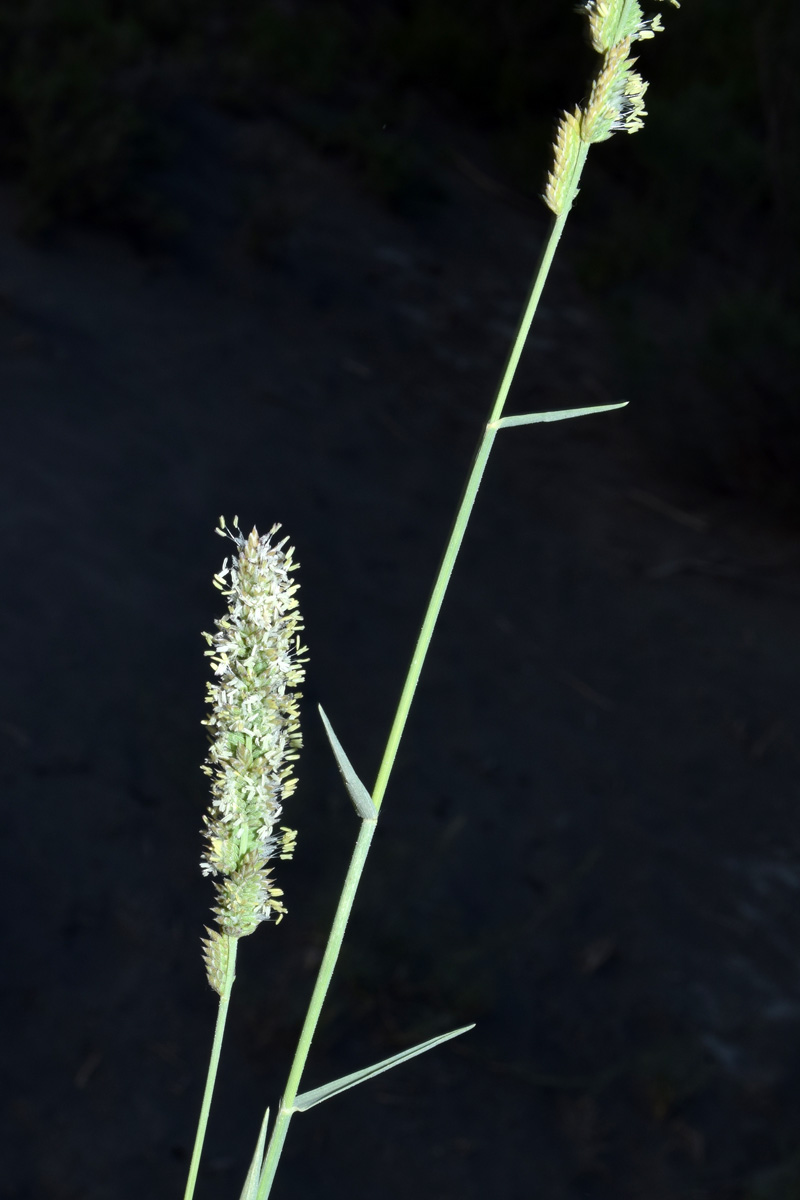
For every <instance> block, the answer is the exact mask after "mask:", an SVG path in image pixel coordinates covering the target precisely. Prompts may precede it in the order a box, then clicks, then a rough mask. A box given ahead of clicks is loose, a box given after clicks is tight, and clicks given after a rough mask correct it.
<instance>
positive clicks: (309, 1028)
mask: <svg viewBox="0 0 800 1200" xmlns="http://www.w3.org/2000/svg"><path fill="white" fill-rule="evenodd" d="M375 826H376V822H375V821H362V822H361V828H360V830H359V832H358V840H357V841H356V845H355V849H354V850H353V857H352V858H351V859H350V867H349V869H348V871H347V878H346V879H345V881H344V887H343V888H342V894H341V896H340V897H339V904H338V906H337V908H336V916H335V917H334V919H333V925H332V926H331V931H330V934H329V935H328V944H327V946H326V947H325V954H324V955H323V958H322V962H321V964H320V968H319V972H318V973H317V981H316V983H315V984H314V991H313V994H312V996H311V1001H310V1003H309V1006H308V1011H307V1013H306V1017H305V1020H304V1022H303V1028H302V1030H301V1032H300V1038H299V1040H298V1042H297V1049H296V1050H295V1053H294V1059H293V1060H292V1066H291V1070H290V1071H289V1078H288V1080H287V1081H286V1090H285V1091H284V1094H283V1098H282V1100H281V1106H280V1108H279V1110H278V1115H277V1117H276V1118H275V1125H274V1128H273V1130H272V1136H271V1138H270V1140H269V1146H268V1147H267V1153H266V1155H265V1157H264V1166H263V1170H262V1175H261V1180H260V1182H259V1186H258V1193H257V1200H265V1197H267V1196H268V1195H269V1191H270V1188H271V1187H272V1181H273V1179H274V1178H275V1171H276V1169H277V1166H278V1159H279V1158H280V1156H281V1150H282V1149H283V1143H284V1142H285V1141H286V1134H287V1132H288V1129H289V1122H290V1120H291V1119H292V1111H293V1105H294V1101H295V1097H296V1096H297V1090H298V1088H299V1087H300V1079H301V1077H302V1074H303V1071H304V1069H305V1065H306V1060H307V1058H308V1052H309V1050H310V1049H311V1043H312V1041H313V1039H314V1033H315V1031H316V1028H317V1022H318V1021H319V1015H320V1012H321V1011H322V1005H323V1004H324V1003H325V996H326V995H327V992H328V987H329V986H330V982H331V977H332V975H333V970H334V967H335V966H336V960H337V959H338V957H339V951H340V950H341V948H342V941H343V940H344V931H345V929H346V928H347V921H348V918H349V916H350V910H351V909H352V907H353V901H354V899H355V895H356V891H357V890H358V884H359V881H360V879H361V874H362V872H363V870H364V863H365V862H366V861H367V855H368V854H369V848H370V845H371V843H372V838H373V836H374V834H375Z"/></svg>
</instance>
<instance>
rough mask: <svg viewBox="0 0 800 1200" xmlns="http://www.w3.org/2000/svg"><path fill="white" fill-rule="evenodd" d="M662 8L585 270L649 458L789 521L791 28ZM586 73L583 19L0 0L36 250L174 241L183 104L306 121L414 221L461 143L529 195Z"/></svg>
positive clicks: (281, 4) (479, 5) (609, 159)
mask: <svg viewBox="0 0 800 1200" xmlns="http://www.w3.org/2000/svg"><path fill="white" fill-rule="evenodd" d="M664 8H665V10H666V12H665V16H666V18H667V22H666V23H667V25H668V29H667V32H666V33H665V34H663V35H662V36H660V37H659V38H657V39H656V40H655V41H652V42H648V43H646V44H644V45H643V47H642V58H643V70H644V74H645V76H646V77H647V78H648V79H649V80H650V81H651V93H650V98H651V107H652V113H651V116H650V117H649V119H648V122H647V125H646V128H645V131H644V132H643V133H642V134H640V135H638V136H637V137H635V138H622V137H617V138H615V139H613V140H612V141H611V142H610V143H609V144H608V145H607V146H603V147H601V148H600V149H599V150H598V151H597V152H596V153H595V154H593V156H592V159H591V162H590V171H589V173H588V176H587V179H586V182H585V186H584V190H583V194H582V196H581V201H580V204H579V206H578V209H577V210H576V219H575V221H574V227H573V233H572V235H571V243H570V244H571V246H572V251H571V252H572V253H573V255H574V259H573V261H574V263H575V265H576V268H577V269H578V270H579V272H580V276H581V278H582V280H583V283H584V285H585V287H586V288H587V290H588V291H589V293H590V294H591V295H593V296H594V297H595V298H596V300H597V304H598V308H599V309H601V310H602V312H603V313H604V314H605V315H606V317H607V319H609V321H610V329H611V333H612V335H613V339H614V341H615V343H616V344H617V345H618V346H619V362H620V370H621V373H622V377H623V378H624V379H625V382H626V386H627V387H628V389H629V394H630V395H631V396H632V397H636V398H638V400H637V404H636V405H634V406H633V408H632V411H631V419H632V421H634V423H636V425H637V427H638V428H639V430H640V431H641V433H642V435H643V436H645V437H646V438H647V440H648V442H649V444H650V445H651V446H653V447H657V448H658V450H659V452H660V453H663V454H665V455H666V456H668V457H669V458H670V459H671V460H672V461H673V463H674V464H676V465H679V466H680V468H681V469H683V470H687V471H690V472H692V473H695V474H697V475H699V476H701V477H702V478H703V479H704V480H705V481H706V482H708V483H711V484H713V485H715V486H717V487H719V488H721V489H724V490H727V491H729V492H731V493H734V494H737V495H744V496H749V497H756V498H758V499H759V500H760V501H766V502H768V503H769V504H770V505H772V506H773V508H775V509H776V510H777V511H779V512H780V513H781V514H782V515H783V516H786V517H791V518H793V519H794V518H796V517H797V516H798V515H800V486H798V483H797V479H798V472H797V470H796V464H797V462H798V457H799V456H800V410H799V408H798V405H799V402H798V398H797V389H796V385H795V381H796V379H797V376H798V366H800V345H799V343H800V334H798V313H799V312H800V267H798V262H799V260H800V253H799V251H800V216H799V215H798V214H799V213H800V145H798V142H799V141H800V134H798V123H797V121H796V119H795V116H794V114H795V113H796V111H797V108H798V99H800V97H799V96H798V93H799V92H800V74H799V73H798V72H797V70H796V65H795V61H794V55H793V54H792V53H790V48H791V47H794V46H796V45H797V44H798V36H799V35H800V12H798V10H797V8H796V6H795V5H794V4H793V3H792V0H759V3H758V4H755V5H754V4H752V3H751V2H748V0H702V3H701V2H700V0H686V3H685V4H684V5H683V7H682V9H681V10H680V12H676V11H675V10H673V9H672V8H671V7H667V6H666V5H665V6H664ZM592 68H593V55H592V53H591V51H590V49H589V47H588V46H587V45H586V44H585V40H584V39H583V37H582V29H581V20H580V19H579V18H578V17H577V16H576V15H575V13H574V11H573V5H572V4H571V3H570V2H568V0H539V2H538V3H536V4H531V3H530V0H382V2H376V0H338V2H334V0H317V2H314V0H295V2H291V0H228V2H227V3H226V4H221V3H220V2H219V0H195V2H193V3H189V2H188V0H172V2H171V3H170V4H168V5H166V4H163V3H162V2H161V0H26V2H22V3H10V2H9V0H3V2H2V6H0V122H1V124H2V129H3V136H2V144H0V171H2V173H3V174H4V176H5V177H6V178H7V179H11V180H13V181H15V183H16V185H17V186H18V188H19V191H20V194H21V198H22V206H21V207H22V210H23V212H24V214H25V215H24V218H23V232H25V233H28V234H35V233H38V232H41V231H44V230H47V229H48V228H52V227H53V225H54V223H57V222H59V221H60V220H62V219H64V218H68V219H83V220H90V221H91V222H93V223H95V224H102V225H106V226H112V227H115V228H117V229H121V230H124V231H125V232H126V233H128V234H129V235H130V236H132V237H133V238H134V239H136V240H138V241H139V242H141V243H142V244H147V243H148V242H150V241H152V240H153V239H155V240H156V241H158V240H159V239H163V238H165V237H166V238H168V237H169V236H170V232H171V231H172V230H173V229H174V228H175V227H177V226H178V225H179V223H180V216H181V214H180V213H174V212H172V211H171V209H170V206H169V204H168V203H167V202H166V201H165V200H164V198H163V197H162V196H161V195H160V193H159V187H158V177H159V169H160V167H162V166H163V165H165V164H166V163H168V161H169V158H170V154H171V140H170V135H169V133H168V132H165V128H166V127H165V125H164V121H163V117H164V113H165V112H166V111H167V110H168V109H169V106H170V104H172V103H173V102H174V101H175V100H176V99H179V98H181V97H184V98H185V97H191V98H195V99H200V100H202V101H204V102H209V103H213V104H214V105H216V106H218V107H221V108H224V109H225V110H226V111H228V112H229V113H234V114H237V115H238V116H240V117H245V118H248V119H257V118H258V117H259V116H261V115H264V114H271V115H274V114H276V113H278V114H280V115H281V116H282V117H284V118H285V119H287V120H291V121H292V122H293V123H294V124H295V125H296V126H297V127H299V128H301V129H302V130H303V132H304V133H305V135H306V136H307V137H309V138H310V139H311V140H312V141H313V142H314V143H315V144H316V145H317V146H318V147H319V148H320V149H321V150H323V151H325V152H328V153H332V154H336V155H338V156H340V157H341V158H342V159H343V160H344V161H346V162H347V163H348V164H349V165H350V166H351V167H352V168H353V170H354V172H355V174H356V175H357V177H358V178H360V180H361V181H362V183H363V185H364V186H367V187H369V188H371V189H372V190H373V191H374V192H375V193H376V194H377V195H378V196H379V197H380V199H381V200H382V201H383V202H384V203H387V204H390V205H392V206H394V207H396V208H397V209H398V211H400V212H401V213H402V212H404V211H413V207H414V204H415V202H417V201H418V200H419V199H420V198H422V199H423V200H424V201H433V202H435V200H436V197H437V196H439V195H440V189H439V185H438V183H437V170H436V167H437V162H441V160H442V156H443V155H444V154H445V153H446V147H445V146H443V145H442V144H441V139H440V138H438V137H437V135H438V134H440V132H441V129H442V128H443V125H444V124H446V123H449V124H450V126H453V125H459V126H460V127H462V128H469V129H470V130H471V131H472V132H474V133H476V134H477V135H479V136H480V138H481V139H482V144H483V145H484V146H485V147H486V151H487V154H488V155H489V158H490V161H491V162H492V164H493V170H494V171H496V173H498V174H499V175H501V176H503V177H505V179H506V180H507V181H508V182H509V183H510V184H511V185H513V186H514V187H515V188H516V189H517V190H518V191H519V192H520V193H522V194H523V195H527V196H529V197H534V196H535V195H536V193H537V192H538V191H539V189H540V187H541V182H542V177H543V173H544V171H545V170H546V167H547V165H548V164H547V160H548V157H549V149H548V147H549V142H550V137H551V132H552V127H553V123H554V119H555V117H556V115H557V113H558V111H559V110H560V109H561V108H563V107H565V106H568V105H571V104H572V103H573V102H574V101H575V100H576V99H578V98H579V97H580V96H581V94H582V92H583V91H584V89H585V85H586V80H587V78H588V75H589V72H590V71H591V70H592ZM568 253H569V251H568ZM642 397H644V399H641V398H642Z"/></svg>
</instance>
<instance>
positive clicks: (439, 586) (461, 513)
mask: <svg viewBox="0 0 800 1200" xmlns="http://www.w3.org/2000/svg"><path fill="white" fill-rule="evenodd" d="M587 149H588V147H587ZM568 211H569V210H567V212H564V213H562V214H561V216H559V217H556V218H555V219H554V221H553V224H552V227H551V229H550V236H549V238H548V239H547V242H546V243H545V247H544V249H543V251H542V256H541V258H540V260H539V267H538V269H537V271H536V276H535V278H534V281H533V287H532V288H531V293H530V296H529V297H528V303H527V304H526V306H525V312H524V313H523V314H522V320H521V321H520V325H519V329H518V330H517V336H516V337H515V339H514V344H513V346H512V347H511V353H510V354H509V356H508V362H507V363H506V369H505V371H504V372H503V377H502V379H501V380H500V387H499V388H498V391H497V396H496V397H495V401H494V404H493V405H492V411H491V413H490V414H489V420H488V422H487V424H486V427H485V428H484V431H483V436H482V437H481V440H480V443H479V444H478V449H477V451H476V454H475V459H474V461H473V463H472V470H471V471H470V473H469V478H468V479H467V484H466V487H465V488H464V495H463V497H462V500H461V504H460V506H459V509H458V512H457V514H456V519H455V522H454V524H453V531H452V533H451V534H450V540H449V542H448V543H447V546H446V548H445V552H444V555H443V557H442V564H441V566H440V567H439V574H438V575H437V576H436V582H435V583H434V585H433V591H432V592H431V598H430V600H429V602H428V610H427V612H426V613H425V619H424V621H423V622H422V628H421V629H420V631H419V637H418V638H417V645H416V648H415V650H414V656H413V658H412V659H411V666H410V667H409V669H408V675H407V676H406V682H405V685H404V687H403V691H402V694H401V696H400V702H399V704H398V706H397V712H396V713H395V718H394V723H393V724H392V729H391V732H390V734H389V740H388V741H387V743H386V749H385V751H384V754H383V761H382V763H381V765H380V770H379V771H378V778H377V781H376V783H375V791H374V792H373V794H372V799H373V801H374V803H375V807H376V808H378V809H379V808H380V806H381V803H382V801H383V797H384V794H385V792H386V787H387V784H388V783H389V776H390V775H391V773H392V768H393V767H394V762H395V758H396V757H397V749H398V747H399V745H400V739H401V737H402V736H403V730H404V729H405V727H406V721H407V720H408V714H409V710H410V709H411V702H412V700H413V699H414V693H415V692H416V690H417V684H418V683H419V677H420V675H421V673H422V665H423V663H424V662H425V657H426V655H427V653H428V647H429V646H430V644H431V638H432V637H433V631H434V628H435V626H436V621H437V618H438V616H439V612H440V610H441V607H442V602H443V600H444V594H445V592H446V591H447V585H448V583H449V582H450V576H451V575H452V573H453V567H454V566H455V561H456V557H457V555H458V552H459V550H460V548H461V543H462V541H463V540H464V533H465V531H466V528H467V523H468V522H469V518H470V516H471V514H472V509H473V506H474V504H475V498H476V496H477V495H478V488H479V487H480V485H481V480H482V479H483V472H484V470H485V469H486V463H487V461H488V459H489V453H490V451H491V449H492V444H493V443H494V439H495V434H496V433H497V430H496V429H492V428H491V425H492V423H493V422H494V421H497V420H498V419H499V418H500V417H501V416H502V413H503V408H504V407H505V403H506V400H507V399H508V393H509V392H510V390H511V384H512V383H513V381H514V375H515V374H516V371H517V367H518V365H519V360H520V358H521V357H522V351H523V348H524V346H525V342H526V340H527V337H528V333H529V332H530V328H531V323H532V322H533V318H534V316H535V315H536V309H537V308H538V307H539V300H540V299H541V295H542V291H543V290H544V285H545V281H546V280H547V276H548V274H549V273H550V267H551V266H552V263H553V257H554V255H555V252H556V248H557V246H558V243H559V241H560V240H561V234H562V233H563V230H564V224H565V222H566V219H567V216H568Z"/></svg>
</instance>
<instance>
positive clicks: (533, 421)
mask: <svg viewBox="0 0 800 1200" xmlns="http://www.w3.org/2000/svg"><path fill="white" fill-rule="evenodd" d="M627 404H628V401H627V400H622V401H620V403H619V404H596V405H594V406H593V407H592V408H562V409H557V410H556V411H555V412H544V413H524V414H523V415H522V416H518V417H500V419H499V420H497V421H492V422H491V424H490V425H489V428H490V429H512V428H513V427H514V426H515V425H538V424H539V423H540V422H544V421H568V420H569V419H570V418H571V417H588V416H590V415H591V414H592V413H601V412H613V410H614V409H615V408H625V407H626V406H627Z"/></svg>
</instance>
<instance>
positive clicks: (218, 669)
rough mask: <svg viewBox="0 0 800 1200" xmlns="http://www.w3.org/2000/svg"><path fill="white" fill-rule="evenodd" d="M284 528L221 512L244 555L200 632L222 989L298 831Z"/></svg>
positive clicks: (208, 827) (264, 916) (207, 860)
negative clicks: (214, 616)
mask: <svg viewBox="0 0 800 1200" xmlns="http://www.w3.org/2000/svg"><path fill="white" fill-rule="evenodd" d="M279 528H280V526H279V525H275V526H273V528H272V529H271V530H270V532H269V533H268V534H266V535H265V536H263V537H259V534H258V530H257V529H253V531H252V533H251V534H250V536H249V537H247V538H245V537H244V535H243V534H242V532H241V530H240V529H239V525H238V518H234V521H233V528H232V530H229V529H228V528H227V527H226V525H225V521H224V519H223V518H222V517H220V524H219V528H218V529H217V532H218V533H219V534H221V535H222V536H223V537H229V538H230V539H231V541H232V542H233V543H234V545H235V547H236V550H237V553H236V554H235V555H234V556H233V557H232V558H231V560H230V561H229V560H228V559H225V562H224V563H223V566H222V570H221V571H220V572H219V574H218V575H216V576H215V577H214V583H215V586H216V587H217V588H219V590H220V591H221V592H222V594H223V595H224V596H225V597H226V598H227V600H228V611H227V613H226V615H225V616H224V617H220V618H219V620H217V621H215V625H216V633H213V634H211V633H205V634H204V635H203V636H204V637H205V639H206V641H207V642H208V644H209V646H210V649H209V650H207V651H206V654H207V655H208V656H209V657H210V658H211V665H212V667H213V670H214V681H213V682H211V683H209V685H208V702H209V704H210V705H211V713H210V715H209V716H208V718H207V719H206V720H205V721H204V724H205V725H206V726H207V727H208V730H209V738H210V742H211V744H210V748H209V752H208V757H207V759H206V761H205V764H204V766H203V770H204V771H205V773H206V774H207V775H208V776H209V778H210V780H211V805H210V811H209V813H208V815H207V816H206V818H205V829H204V834H205V838H206V850H205V854H204V856H203V859H202V862H201V867H202V870H203V873H204V874H205V875H214V876H217V877H221V878H218V879H217V882H216V884H215V890H216V906H215V908H214V909H213V911H214V914H215V917H216V922H217V925H218V926H219V931H217V930H208V931H207V932H208V938H207V939H206V940H205V941H204V943H203V947H204V957H205V961H206V968H207V971H208V979H209V983H210V984H211V986H212V987H213V988H214V990H215V991H217V992H220V993H221V992H222V987H223V982H224V979H225V973H226V968H227V962H228V951H229V939H230V938H240V937H244V936H246V935H247V934H248V933H252V932H253V930H254V929H255V928H256V926H258V925H259V924H260V923H261V922H262V921H267V920H269V918H270V917H271V916H273V915H277V917H278V920H280V919H281V918H282V917H283V915H284V913H285V912H286V909H285V908H284V905H283V902H282V900H281V896H282V895H283V893H282V891H281V889H280V888H278V887H276V886H275V884H274V883H273V881H272V866H271V864H272V861H273V860H274V859H275V858H276V857H278V858H290V857H291V855H292V851H293V849H294V842H295V836H296V835H295V832H294V830H292V829H288V828H286V827H285V826H280V827H278V820H279V818H280V815H281V811H282V807H283V802H284V801H285V800H287V799H288V798H289V797H290V796H291V794H292V792H293V791H294V790H295V787H296V786H297V780H296V778H295V777H294V762H295V760H296V759H297V757H298V752H299V750H300V747H301V744H302V738H301V734H300V725H299V712H298V701H299V700H300V699H301V693H300V692H298V691H297V690H296V689H297V688H298V686H299V685H300V684H301V683H302V681H303V679H304V678H305V667H304V663H305V661H306V660H305V658H304V654H305V649H306V648H305V646H303V645H301V641H300V632H301V630H302V628H303V625H302V618H301V616H300V610H299V607H298V601H297V598H296V596H295V593H296V592H297V589H298V586H299V585H298V584H296V583H292V579H291V576H292V572H293V571H295V570H296V569H297V563H295V562H294V561H293V557H292V555H293V553H294V551H293V549H292V548H291V547H289V548H288V549H287V548H285V547H286V542H287V540H288V539H286V538H284V539H283V540H282V541H280V542H277V543H275V544H273V541H272V538H273V536H274V534H275V533H277V531H278V529H279Z"/></svg>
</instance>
